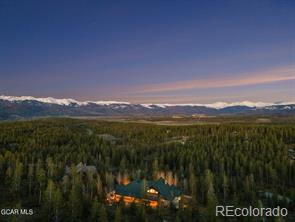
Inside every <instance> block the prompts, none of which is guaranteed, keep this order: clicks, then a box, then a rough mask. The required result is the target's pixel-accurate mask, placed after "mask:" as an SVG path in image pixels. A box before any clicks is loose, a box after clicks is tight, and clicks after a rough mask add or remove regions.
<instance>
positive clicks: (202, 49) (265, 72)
mask: <svg viewBox="0 0 295 222" xmlns="http://www.w3.org/2000/svg"><path fill="white" fill-rule="evenodd" d="M294 24H295V1H293V0H289V1H288V0H283V1H277V0H276V1H271V0H260V1H255V0H250V1H248V0H247V1H246V0H245V1H243V0H241V1H236V0H232V1H231V0H226V1H222V0H216V1H214V0H209V1H183V0H182V1H166V0H163V1H151V0H149V1H117V3H115V1H107V0H105V1H95V0H92V1H91V0H89V1H80V0H79V1H78V0H77V1H76V0H68V1H63V0H50V1H39V0H35V1H32V0H26V1H23V0H0V95H9V96H21V95H23V96H35V97H48V96H51V97H56V98H74V99H77V100H82V101H83V100H119V101H128V102H134V103H153V102H155V103H209V102H216V101H225V102H234V101H244V100H250V101H264V102H276V101H295V25H294Z"/></svg>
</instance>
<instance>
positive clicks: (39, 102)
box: [0, 95, 295, 119]
mask: <svg viewBox="0 0 295 222" xmlns="http://www.w3.org/2000/svg"><path fill="white" fill-rule="evenodd" d="M195 114H205V115H229V114H232V115H233V114H295V102H277V103H264V102H250V101H243V102H234V103H226V102H216V103H212V104H197V103H196V104H132V103H129V102H120V101H82V102H81V101H77V100H75V99H56V98H52V97H47V98H35V97H32V96H19V97H17V96H4V95H2V96H0V119H13V118H31V117H38V116H169V115H195Z"/></svg>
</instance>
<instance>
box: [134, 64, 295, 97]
mask: <svg viewBox="0 0 295 222" xmlns="http://www.w3.org/2000/svg"><path fill="white" fill-rule="evenodd" d="M286 80H295V66H285V67H279V68H273V69H270V70H266V71H257V72H251V73H243V74H239V75H237V76H226V77H224V76H223V77H221V76H219V77H216V78H207V79H206V78H203V79H193V80H186V81H177V82H166V83H156V84H149V85H141V86H136V87H135V88H134V89H133V90H132V91H133V92H135V93H161V92H173V91H183V90H191V89H207V88H223V87H234V86H244V85H257V84H265V83H272V82H277V81H286Z"/></svg>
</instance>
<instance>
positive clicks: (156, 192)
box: [147, 188, 158, 194]
mask: <svg viewBox="0 0 295 222" xmlns="http://www.w3.org/2000/svg"><path fill="white" fill-rule="evenodd" d="M147 192H148V193H152V194H158V191H156V190H155V189H154V188H150V189H148V190H147Z"/></svg>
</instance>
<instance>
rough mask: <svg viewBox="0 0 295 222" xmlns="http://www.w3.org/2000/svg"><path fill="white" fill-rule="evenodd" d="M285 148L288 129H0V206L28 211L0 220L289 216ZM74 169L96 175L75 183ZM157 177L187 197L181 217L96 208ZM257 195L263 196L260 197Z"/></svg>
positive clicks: (294, 136)
mask: <svg viewBox="0 0 295 222" xmlns="http://www.w3.org/2000/svg"><path fill="white" fill-rule="evenodd" d="M294 148H295V127H294V126H293V125H288V124H285V125H238V124H222V125H202V126H157V125H151V124H137V123H115V122H103V121H88V120H72V119H57V120H36V121H23V122H10V123H1V124H0V181H1V182H0V192H1V195H0V207H1V208H33V209H34V212H35V213H34V215H33V216H22V217H19V216H6V217H2V218H3V220H4V221H5V220H6V221H12V220H15V221H38V220H39V221H40V220H41V221H163V220H167V221H219V220H222V218H216V217H215V206H216V205H217V204H220V205H234V206H249V205H251V206H265V207H267V206H269V207H271V206H277V205H280V206H282V207H288V209H289V210H290V211H291V212H292V209H294V201H295V163H294V162H293V161H292V160H291V159H290V158H289V156H288V152H289V149H294ZM80 162H82V163H85V164H87V165H88V166H89V165H91V166H95V167H96V169H97V172H93V171H89V172H87V173H86V174H83V175H81V174H80V173H79V172H77V164H79V163H80ZM66 168H67V169H68V172H66ZM159 177H164V178H165V179H166V181H167V182H168V183H170V184H174V185H176V186H177V187H179V188H180V189H181V190H182V191H183V192H184V194H187V195H190V196H192V201H191V203H190V205H189V207H188V208H186V209H173V208H169V209H168V208H167V209H166V208H158V209H151V208H149V207H147V206H136V205H131V206H128V207H125V206H124V204H123V203H120V204H119V205H118V206H109V205H107V204H106V201H105V199H106V194H107V193H108V192H110V191H112V190H113V189H114V187H115V185H116V184H118V183H122V181H126V180H129V181H132V180H134V179H138V178H146V179H157V178H159ZM265 192H267V193H271V194H272V196H273V197H272V198H267V197H265V196H264V195H263V194H264V193H265ZM2 218H1V219H2ZM276 219H278V218H276ZM251 220H252V218H238V219H236V221H251ZM279 220H282V219H281V218H280V219H279ZM282 221H283V220H282ZM290 221H291V220H290Z"/></svg>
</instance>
